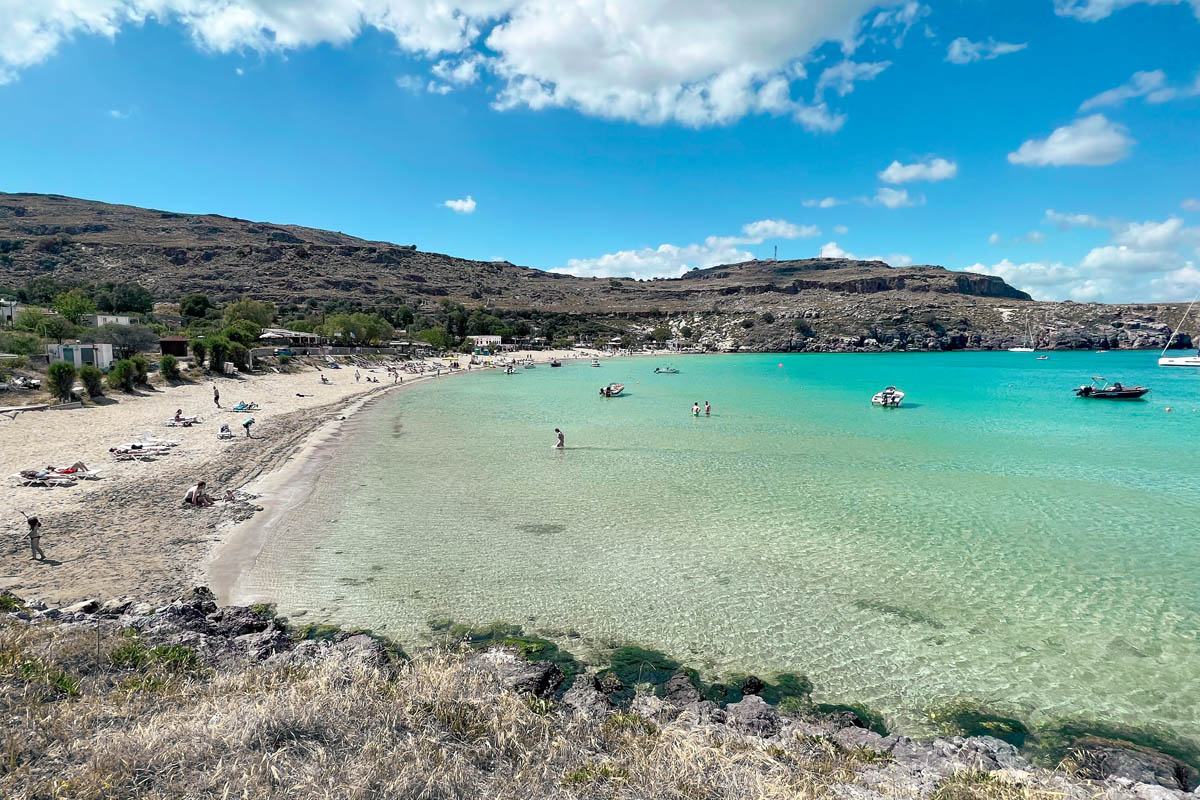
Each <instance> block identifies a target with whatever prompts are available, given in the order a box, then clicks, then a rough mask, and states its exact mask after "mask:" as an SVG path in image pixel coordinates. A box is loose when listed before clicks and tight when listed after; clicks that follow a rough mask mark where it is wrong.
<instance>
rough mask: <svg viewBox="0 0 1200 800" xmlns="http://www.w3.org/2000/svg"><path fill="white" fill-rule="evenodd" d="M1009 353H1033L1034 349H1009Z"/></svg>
mask: <svg viewBox="0 0 1200 800" xmlns="http://www.w3.org/2000/svg"><path fill="white" fill-rule="evenodd" d="M1008 352H1010V353H1032V352H1033V348H1032V347H1010V348H1008Z"/></svg>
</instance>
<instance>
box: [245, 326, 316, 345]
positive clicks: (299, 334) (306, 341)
mask: <svg viewBox="0 0 1200 800" xmlns="http://www.w3.org/2000/svg"><path fill="white" fill-rule="evenodd" d="M258 340H259V341H260V342H262V343H263V345H274V346H275V347H286V346H289V345H295V346H297V347H316V346H317V345H318V344H320V343H321V337H320V336H317V335H316V334H315V333H305V332H304V331H289V330H288V329H287V328H263V332H262V335H261V336H259V337H258Z"/></svg>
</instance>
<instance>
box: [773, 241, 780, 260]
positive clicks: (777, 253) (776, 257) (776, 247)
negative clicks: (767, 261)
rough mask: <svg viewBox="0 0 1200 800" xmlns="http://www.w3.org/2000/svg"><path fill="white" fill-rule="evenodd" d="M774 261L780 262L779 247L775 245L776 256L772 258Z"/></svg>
mask: <svg viewBox="0 0 1200 800" xmlns="http://www.w3.org/2000/svg"><path fill="white" fill-rule="evenodd" d="M771 260H772V261H778V260H779V245H775V255H774V256H772V258H771Z"/></svg>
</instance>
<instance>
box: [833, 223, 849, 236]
mask: <svg viewBox="0 0 1200 800" xmlns="http://www.w3.org/2000/svg"><path fill="white" fill-rule="evenodd" d="M833 232H834V233H836V234H837V235H838V236H845V235H846V234H847V233H849V232H850V229H849V228H847V227H846V226H845V225H834V226H833Z"/></svg>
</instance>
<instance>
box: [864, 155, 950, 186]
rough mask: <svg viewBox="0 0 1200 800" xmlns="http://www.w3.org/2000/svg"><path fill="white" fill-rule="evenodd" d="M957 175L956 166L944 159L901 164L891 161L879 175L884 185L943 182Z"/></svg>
mask: <svg viewBox="0 0 1200 800" xmlns="http://www.w3.org/2000/svg"><path fill="white" fill-rule="evenodd" d="M957 174H958V164H957V163H955V162H953V161H947V160H946V159H944V158H935V159H932V160H930V161H918V162H917V163H915V164H901V163H900V162H899V161H893V162H892V163H891V164H889V165H888V167H887V169H885V170H883V171H882V172H880V173H879V179H880V180H881V181H883V182H884V183H908V182H909V181H944V180H948V179H950V178H953V177H954V176H955V175H957Z"/></svg>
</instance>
